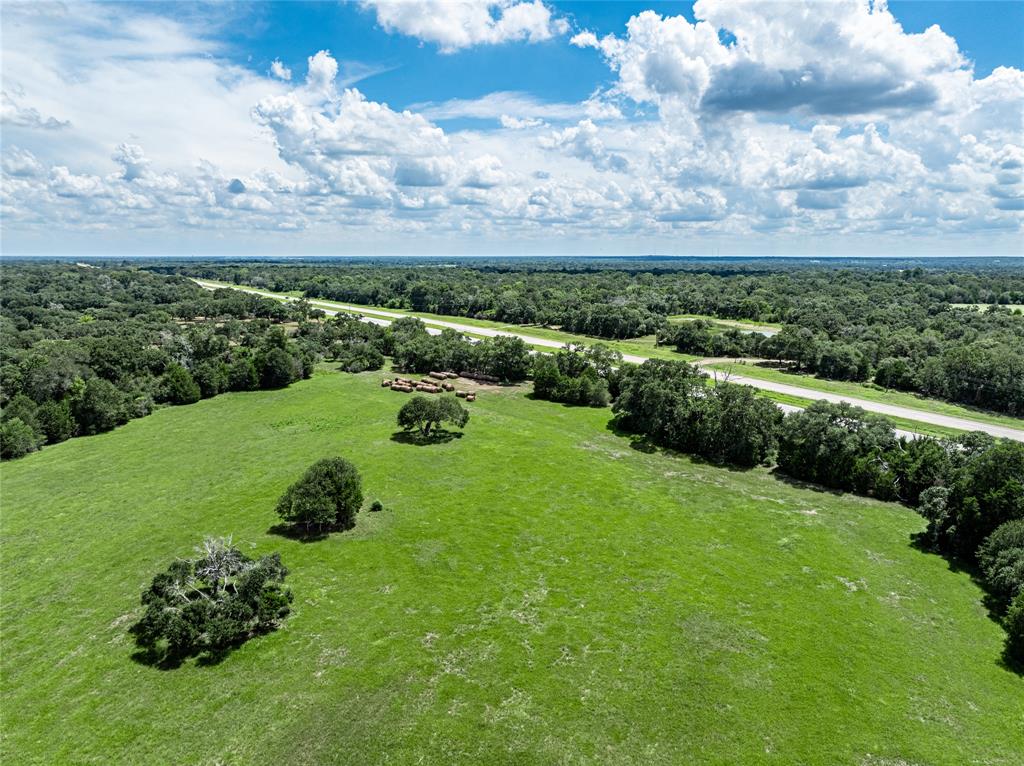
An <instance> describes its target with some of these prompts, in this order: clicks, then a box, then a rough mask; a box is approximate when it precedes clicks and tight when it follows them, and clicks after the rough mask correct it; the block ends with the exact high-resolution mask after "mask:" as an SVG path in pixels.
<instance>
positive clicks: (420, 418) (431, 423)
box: [398, 396, 469, 439]
mask: <svg viewBox="0 0 1024 766" xmlns="http://www.w3.org/2000/svg"><path fill="white" fill-rule="evenodd" d="M468 422H469V412H468V410H466V408H465V407H463V406H462V405H461V404H459V401H458V400H457V399H456V398H455V397H453V396H440V397H437V398H428V397H426V396H414V397H412V398H411V399H409V400H408V401H407V402H406V403H405V404H403V405H402V409H400V410H399V411H398V425H399V426H400V427H401V428H403V429H404V430H406V431H411V430H413V429H416V430H417V431H419V433H420V435H421V436H423V438H425V439H426V438H429V437H430V433H431V431H432V430H434V429H436V428H438V427H439V426H440V425H441V424H442V423H450V424H452V425H454V426H457V427H458V428H464V427H465V425H466V423H468Z"/></svg>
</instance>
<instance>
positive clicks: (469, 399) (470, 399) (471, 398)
mask: <svg viewBox="0 0 1024 766" xmlns="http://www.w3.org/2000/svg"><path fill="white" fill-rule="evenodd" d="M466 401H467V402H475V401H476V394H468V395H467V396H466Z"/></svg>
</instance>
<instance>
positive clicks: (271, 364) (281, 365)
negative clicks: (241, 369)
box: [260, 348, 302, 388]
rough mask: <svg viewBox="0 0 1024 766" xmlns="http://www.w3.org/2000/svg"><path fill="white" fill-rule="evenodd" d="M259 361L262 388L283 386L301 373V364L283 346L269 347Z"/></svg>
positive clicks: (297, 377) (294, 379)
mask: <svg viewBox="0 0 1024 766" xmlns="http://www.w3.org/2000/svg"><path fill="white" fill-rule="evenodd" d="M260 361H261V364H260V387H262V388H284V387H285V386H287V385H289V384H290V383H292V382H294V381H296V380H298V379H299V378H300V377H301V375H302V373H301V365H299V364H297V363H296V361H295V358H294V357H292V355H291V354H289V353H288V352H287V351H285V350H284V349H283V348H272V349H270V350H269V351H268V352H267V353H266V354H264V355H263V357H262V359H261V360H260Z"/></svg>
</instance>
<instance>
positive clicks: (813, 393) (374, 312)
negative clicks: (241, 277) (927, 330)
mask: <svg viewBox="0 0 1024 766" xmlns="http://www.w3.org/2000/svg"><path fill="white" fill-rule="evenodd" d="M193 281H194V282H196V283H197V284H198V285H199V286H200V287H205V288H206V289H208V290H214V289H217V288H222V287H230V288H232V289H234V290H241V291H242V292H246V293H253V294H255V295H263V296H266V297H267V298H276V299H277V300H281V301H296V300H299V299H298V298H295V297H293V296H289V295H281V294H280V293H272V292H269V291H267V290H255V289H253V288H248V287H238V286H235V285H224V284H218V283H216V282H209V281H207V280H204V279H194V280H193ZM309 303H310V305H311V306H315V307H316V308H318V309H322V310H323V311H324V313H326V314H331V315H334V314H338V313H348V314H360V315H361V316H362V317H363V319H364V320H365V321H367V322H372V323H374V324H381V325H387V324H391V320H393V319H401V318H403V317H406V316H410V315H409V314H399V313H397V312H394V311H387V310H386V309H367V308H363V307H360V306H350V305H347V304H344V303H336V302H334V301H320V300H309ZM416 318H417V319H419V320H420V321H421V322H423V323H424V324H425V325H427V331H428V332H430V330H431V329H433V330H434V331H433V333H432V334H434V335H437V334H439V333H440V332H441V330H439V329H437V328H449V329H452V330H458V331H459V332H464V333H472V334H474V335H484V336H488V337H495V336H498V335H514V336H515V337H518V338H522V340H523V341H525V342H526V343H529V344H531V345H534V346H544V347H547V348H562V346H564V345H565V344H564V343H563V342H562V341H557V340H551V339H549V338H535V337H533V336H530V335H526V334H523V333H518V332H507V331H505V330H494V329H492V328H489V327H475V326H473V325H468V324H461V323H459V322H449V321H447V320H442V319H424V318H423V317H416ZM622 359H623V361H626V362H633V363H634V364H642V363H643V362H645V361H647V357H645V356H637V355H635V354H623V355H622ZM702 361H703V362H704V363H711V362H716V361H722V360H717V359H716V360H711V359H705V360H702ZM730 361H732V360H730ZM700 365H701V363H700V362H698V366H700ZM701 369H702V370H703V371H704V372H706V373H708V374H709V375H711V376H712V377H714V375H715V374H716V373H721V370H717V371H716V370H712V369H709V368H707V367H701ZM729 381H730V382H732V383H742V384H743V385H746V386H751V387H753V388H759V389H762V390H764V391H772V392H774V393H778V394H788V395H790V396H799V397H802V398H804V399H824V400H825V401H828V402H835V403H838V402H848V403H849V404H853V405H856V406H857V407H861V408H863V409H865V410H867V411H869V412H877V413H879V414H880V415H888V416H890V417H898V418H904V419H906V420H916V421H918V422H919V423H930V424H932V425H936V426H946V427H947V428H957V429H960V430H962V431H984V432H986V433H989V434H991V435H992V436H998V437H1002V438H1004V439H1013V440H1015V441H1020V442H1024V429H1019V428H1010V427H1009V426H1001V425H995V424H993V423H982V422H979V421H977V420H971V419H969V418H960V417H955V416H952V415H940V414H939V413H935V412H927V411H925V410H916V409H913V408H910V407H899V406H896V405H893V404H882V403H880V402H872V401H869V400H867V399H857V398H854V397H850V396H841V395H839V394H832V393H827V392H825V391H817V390H815V389H811V388H804V387H803V386H795V385H791V384H789V383H777V382H775V381H772V380H760V379H758V378H747V377H744V376H743V375H734V374H732V373H730V374H729ZM779 406H780V407H782V408H783V409H784V410H788V411H792V410H795V409H798V408H796V407H793V406H792V405H785V406H784V405H779ZM897 433H900V434H909V432H904V431H897ZM910 435H913V434H910Z"/></svg>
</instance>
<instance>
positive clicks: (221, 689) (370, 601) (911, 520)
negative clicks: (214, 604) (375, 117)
mask: <svg viewBox="0 0 1024 766" xmlns="http://www.w3.org/2000/svg"><path fill="white" fill-rule="evenodd" d="M379 377H380V376H379V375H378V374H365V375H359V376H345V375H340V374H328V373H324V374H319V375H317V376H315V377H314V378H313V379H312V380H309V381H305V382H302V383H299V384H296V385H294V386H292V387H291V388H289V389H286V390H283V391H276V392H255V393H245V394H231V395H225V396H220V397H217V398H216V399H212V400H206V401H202V402H200V403H198V404H196V405H192V406H189V407H183V408H174V409H165V410H161V411H159V412H157V413H155V414H154V415H152V416H150V417H147V418H144V419H141V420H137V421H133V422H131V423H129V424H128V425H126V426H125V427H123V428H120V429H118V430H117V431H114V432H111V433H107V434H103V435H100V436H94V437H87V438H81V439H75V440H72V441H70V442H67V443H64V444H60V445H57V446H55V447H48V448H46V449H44V450H43V451H42V452H40V453H37V454H33V455H30V456H29V457H27V458H25V459H23V460H20V461H17V462H15V463H9V464H5V465H4V466H3V468H2V504H3V512H2V514H0V532H2V536H3V548H2V564H0V577H2V582H3V592H2V601H3V603H2V612H0V627H2V640H3V644H2V656H0V662H2V671H3V674H2V676H3V677H2V690H3V704H2V711H3V712H2V715H3V727H2V730H3V745H2V752H0V756H2V758H3V761H4V762H5V763H10V764H14V763H39V764H44V763H45V764H53V763H113V762H122V763H139V764H149V763H152V764H168V763H181V764H218V763H223V764H256V763H288V764H321V763H328V764H330V763H338V764H357V763H358V764H363V763H394V764H406V763H425V764H481V763H486V764H502V763H508V764H552V763H592V764H680V763H709V764H735V763H744V764H756V763H765V764H790V763H801V764H823V765H824V764H829V765H831V764H856V765H857V766H861V765H868V766H882V765H883V764H897V763H899V764H933V765H934V764H956V765H957V766H959V765H960V764H1008V765H1009V764H1017V763H1019V762H1020V754H1021V753H1022V752H1024V680H1022V679H1021V678H1020V677H1019V676H1016V675H1013V674H1012V673H1010V672H1008V671H1007V670H1005V669H1004V668H1002V667H1000V665H999V664H998V662H997V660H996V659H995V658H996V657H998V655H999V652H1000V648H1001V642H1002V631H1001V630H1000V628H999V627H998V626H997V625H996V624H995V623H993V622H992V621H991V620H989V619H988V617H987V616H986V613H985V609H984V608H983V606H982V605H981V603H980V597H981V592H980V590H979V589H978V588H977V587H976V586H975V585H974V584H973V583H972V582H971V580H970V579H969V577H968V576H967V575H965V574H963V573H958V572H953V571H950V569H949V567H948V565H947V564H946V562H945V561H943V560H942V559H941V558H939V557H936V556H932V555H928V554H925V553H922V552H919V551H918V550H916V549H915V548H913V547H912V546H911V545H910V535H911V534H912V533H913V532H915V531H917V530H919V529H920V528H922V526H923V525H922V522H921V520H920V519H919V518H918V517H917V516H916V515H915V514H914V513H913V512H911V511H910V510H907V509H905V508H902V507H900V506H896V505H891V504H884V503H879V502H875V501H871V500H866V499H863V498H857V497H852V496H840V495H835V494H832V493H826V492H821V491H816V490H814V489H809V488H800V487H796V486H791V485H789V484H786V483H783V482H782V481H779V480H778V479H776V478H774V477H773V476H772V475H770V474H769V473H768V472H766V471H764V470H760V469H757V470H752V471H747V472H738V471H729V470H724V469H721V468H716V467H713V466H707V465H702V464H699V463H696V462H693V461H691V460H689V459H686V458H681V457H676V456H672V455H666V454H664V453H661V452H648V451H644V450H643V449H635V448H633V447H632V446H631V443H630V441H629V440H628V439H626V438H624V437H621V436H618V435H616V434H615V433H614V432H612V431H611V430H609V428H608V420H609V417H610V413H609V411H608V410H588V409H571V408H567V407H563V406H560V405H557V404H552V403H549V402H541V401H533V400H531V399H529V398H527V397H526V395H525V393H524V391H522V390H520V389H508V390H506V391H504V392H502V393H494V394H484V395H482V396H481V397H480V399H479V400H478V401H477V402H475V403H474V404H472V405H469V406H470V407H471V408H472V413H473V414H472V419H471V421H470V423H469V425H468V427H467V429H466V434H465V436H464V437H463V438H461V439H453V440H452V441H450V442H447V443H443V444H435V445H431V446H426V447H424V446H416V445H413V444H408V443H403V442H401V441H399V440H394V439H392V433H393V432H394V430H395V427H394V414H395V412H396V410H397V409H398V407H399V406H400V404H401V402H402V401H404V399H403V398H402V397H401V396H399V395H398V394H395V393H392V392H390V391H387V390H385V389H381V388H380V387H379V386H378V384H377V381H378V379H379ZM334 454H340V455H343V456H345V457H347V458H349V459H351V460H352V461H354V462H355V463H356V464H357V465H358V466H359V468H360V470H361V471H362V472H363V477H364V490H365V493H366V495H367V504H368V503H369V501H370V500H373V499H376V498H379V499H380V500H382V501H383V503H384V505H385V507H386V509H387V510H386V511H385V512H383V513H379V514H369V513H365V512H364V513H363V514H361V516H360V520H359V524H358V526H357V528H356V529H355V530H353V531H352V532H348V533H344V534H336V535H333V536H332V537H331V538H330V539H328V540H325V541H321V542H316V543H302V542H299V541H295V540H290V539H286V538H282V537H278V536H275V535H273V534H271V533H270V532H269V530H270V527H271V526H272V525H274V524H275V522H276V518H275V517H274V513H273V507H274V502H275V500H276V498H277V497H278V495H279V494H280V492H281V491H282V490H283V489H284V487H285V486H286V485H288V484H289V483H290V482H291V481H293V480H294V479H295V478H297V477H298V475H299V474H300V473H301V472H302V470H303V469H305V468H306V466H307V465H309V464H310V463H311V462H313V461H314V460H316V459H318V458H320V457H324V456H327V455H334ZM207 534H214V535H223V534H234V538H235V542H236V544H240V547H242V548H243V550H246V551H249V550H251V551H252V553H253V554H259V553H265V552H269V551H272V550H279V551H281V553H282V556H283V559H284V561H285V563H286V564H287V565H288V566H289V567H290V568H291V572H292V573H291V575H290V576H289V579H288V581H289V584H290V586H291V587H292V588H293V590H294V591H295V594H296V600H295V604H294V612H293V614H292V616H291V617H290V618H289V619H288V620H287V621H286V623H285V625H284V626H283V628H282V629H281V630H279V631H277V632H276V633H273V634H271V635H268V636H265V637H262V638H258V639H255V640H253V641H250V642H249V643H247V644H246V645H244V646H243V647H241V648H240V649H239V650H237V651H236V652H234V653H233V654H231V655H230V656H228V657H227V658H226V659H225V660H224V661H223V662H221V663H219V664H215V665H209V666H202V665H198V664H196V663H195V662H194V661H190V662H188V663H186V664H185V665H184V666H182V667H181V668H178V669H175V670H159V669H155V668H152V667H148V666H145V665H141V664H138V663H136V662H134V661H133V660H132V659H131V654H132V646H131V643H130V641H129V638H128V636H127V635H126V632H125V631H126V629H127V627H128V626H129V625H130V624H131V622H132V621H133V620H134V619H135V617H136V616H137V615H138V614H139V612H140V610H139V608H138V596H139V591H140V589H141V588H142V587H143V586H144V585H145V584H147V583H148V581H149V580H150V578H151V577H152V576H153V575H154V574H155V573H156V572H157V571H162V570H163V569H164V568H165V567H166V565H167V564H168V563H169V562H170V561H171V560H172V559H173V558H174V557H175V556H186V555H188V554H190V553H191V550H192V546H193V545H195V544H196V543H197V542H198V541H199V540H200V538H201V537H202V536H203V535H207Z"/></svg>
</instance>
